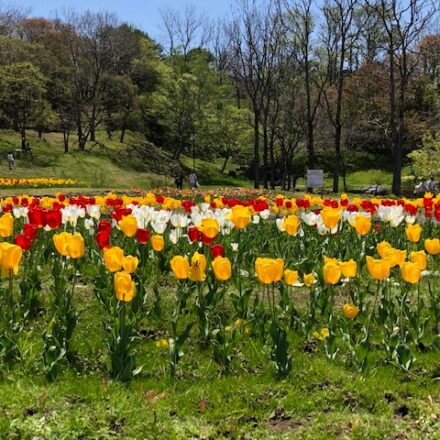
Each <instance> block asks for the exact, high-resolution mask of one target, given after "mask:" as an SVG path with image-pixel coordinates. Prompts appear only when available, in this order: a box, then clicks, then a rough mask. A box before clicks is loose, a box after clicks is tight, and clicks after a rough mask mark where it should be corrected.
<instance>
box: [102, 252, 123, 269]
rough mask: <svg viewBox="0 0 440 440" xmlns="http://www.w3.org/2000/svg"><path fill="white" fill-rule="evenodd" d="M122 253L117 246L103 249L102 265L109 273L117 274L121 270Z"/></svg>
mask: <svg viewBox="0 0 440 440" xmlns="http://www.w3.org/2000/svg"><path fill="white" fill-rule="evenodd" d="M123 258H124V251H123V250H122V249H121V248H120V247H119V246H113V247H111V248H107V249H104V263H105V266H106V268H107V269H108V270H109V271H110V272H117V271H118V270H121V269H122V260H123Z"/></svg>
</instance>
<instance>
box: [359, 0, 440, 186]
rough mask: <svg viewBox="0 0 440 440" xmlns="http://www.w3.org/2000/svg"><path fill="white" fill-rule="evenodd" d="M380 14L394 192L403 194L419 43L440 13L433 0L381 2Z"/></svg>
mask: <svg viewBox="0 0 440 440" xmlns="http://www.w3.org/2000/svg"><path fill="white" fill-rule="evenodd" d="M367 1H368V3H369V4H371V5H373V7H374V8H375V10H376V11H377V12H378V14H379V16H380V18H381V20H382V23H383V26H384V29H385V32H386V36H387V52H388V69H389V71H388V73H389V127H390V136H389V141H390V147H391V150H392V156H393V183H392V191H393V193H394V194H396V195H400V193H401V184H402V151H403V148H404V144H405V107H406V105H407V102H406V101H407V90H408V84H409V81H410V79H411V77H412V76H413V74H414V72H415V70H416V67H417V63H418V61H419V60H420V58H421V57H416V56H414V53H415V51H416V49H417V47H418V44H417V43H418V42H419V39H420V38H421V36H422V35H423V33H424V32H425V30H427V28H428V25H429V23H430V22H431V20H432V18H433V17H434V16H435V14H436V12H438V10H439V6H438V3H437V4H436V3H434V2H433V1H431V0H406V1H402V0H378V1H377V2H376V3H372V2H370V0H367Z"/></svg>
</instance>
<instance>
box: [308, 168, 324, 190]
mask: <svg viewBox="0 0 440 440" xmlns="http://www.w3.org/2000/svg"><path fill="white" fill-rule="evenodd" d="M323 186H324V171H323V170H307V188H322V187H323Z"/></svg>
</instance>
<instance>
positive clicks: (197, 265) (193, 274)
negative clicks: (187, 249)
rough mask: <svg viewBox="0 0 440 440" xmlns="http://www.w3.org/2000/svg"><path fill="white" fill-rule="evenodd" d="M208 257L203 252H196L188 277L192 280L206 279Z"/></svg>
mask: <svg viewBox="0 0 440 440" xmlns="http://www.w3.org/2000/svg"><path fill="white" fill-rule="evenodd" d="M205 271H206V257H205V256H204V255H203V254H199V253H198V252H195V253H194V255H193V256H192V258H191V266H190V268H189V272H188V277H189V279H190V280H191V281H205V278H206V274H205Z"/></svg>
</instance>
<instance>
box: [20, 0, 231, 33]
mask: <svg viewBox="0 0 440 440" xmlns="http://www.w3.org/2000/svg"><path fill="white" fill-rule="evenodd" d="M231 3H232V0H192V1H191V0H17V1H15V4H17V5H21V6H23V7H25V8H29V9H30V10H31V15H35V16H43V17H48V18H50V17H53V16H54V15H55V12H56V11H62V10H63V8H68V9H75V10H77V11H81V10H86V9H90V10H91V11H95V12H98V11H103V10H105V11H109V12H115V13H116V14H117V15H118V17H119V18H120V19H121V20H122V21H127V22H129V23H131V24H133V25H135V26H136V27H139V28H141V29H142V30H144V31H146V32H147V33H148V34H149V35H150V36H152V37H153V38H156V39H159V38H160V36H161V31H160V24H161V17H160V12H159V10H160V9H161V8H164V7H165V8H167V7H168V8H172V9H176V10H178V9H181V10H184V9H185V6H186V5H193V6H194V7H195V8H196V9H197V10H199V11H202V12H204V13H205V15H206V16H208V17H210V18H216V17H218V16H223V15H225V14H228V13H229V12H230V10H231V6H230V5H231Z"/></svg>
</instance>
